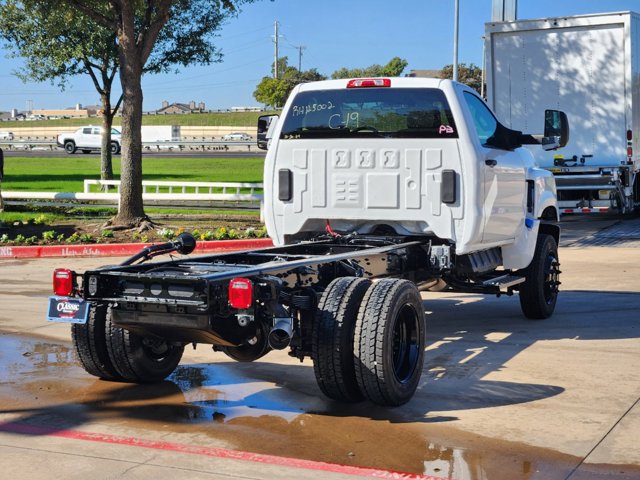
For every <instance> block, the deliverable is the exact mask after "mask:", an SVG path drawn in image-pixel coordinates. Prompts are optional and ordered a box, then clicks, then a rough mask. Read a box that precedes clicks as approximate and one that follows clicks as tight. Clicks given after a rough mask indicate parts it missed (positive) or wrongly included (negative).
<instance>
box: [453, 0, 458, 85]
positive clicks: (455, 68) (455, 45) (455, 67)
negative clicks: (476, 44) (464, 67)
mask: <svg viewBox="0 0 640 480" xmlns="http://www.w3.org/2000/svg"><path fill="white" fill-rule="evenodd" d="M453 16H454V20H453V81H454V82H457V81H458V24H459V23H460V0H455V7H454V15H453Z"/></svg>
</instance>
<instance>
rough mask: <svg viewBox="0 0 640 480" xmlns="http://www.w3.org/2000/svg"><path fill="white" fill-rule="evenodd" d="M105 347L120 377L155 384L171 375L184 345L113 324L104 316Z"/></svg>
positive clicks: (178, 361)
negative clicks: (105, 330)
mask: <svg viewBox="0 0 640 480" xmlns="http://www.w3.org/2000/svg"><path fill="white" fill-rule="evenodd" d="M106 327H107V349H108V351H109V358H110V359H111V361H112V362H113V365H114V366H115V368H116V370H117V371H118V373H119V374H120V375H121V376H122V379H123V380H125V381H128V382H135V383H155V382H160V381H162V380H164V379H165V378H166V377H168V376H169V375H171V373H172V372H173V371H174V370H175V368H176V367H177V366H178V363H180V359H181V358H182V352H183V351H184V347H183V346H182V345H177V344H174V343H171V342H169V341H168V340H166V339H163V338H160V337H156V336H154V335H147V336H143V335H139V334H137V333H134V332H130V331H129V330H125V329H124V328H121V327H118V326H116V325H115V324H114V323H113V322H112V320H111V318H110V317H107V322H106Z"/></svg>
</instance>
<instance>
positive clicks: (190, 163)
mask: <svg viewBox="0 0 640 480" xmlns="http://www.w3.org/2000/svg"><path fill="white" fill-rule="evenodd" d="M263 167H264V159H263V158H195V159H194V158H162V159H158V158H148V159H144V158H143V161H142V172H143V180H162V181H187V182H250V183H259V182H262V171H263ZM113 170H114V175H115V176H116V179H119V175H120V160H119V159H114V161H113ZM4 173H5V177H4V180H3V181H2V189H3V190H5V191H8V190H17V191H33V192H81V191H82V189H83V183H82V181H83V180H84V179H85V178H87V179H98V178H100V157H99V156H97V155H96V156H91V157H89V156H82V157H80V156H77V157H75V156H73V157H72V156H69V157H62V158H41V157H6V158H5V167H4Z"/></svg>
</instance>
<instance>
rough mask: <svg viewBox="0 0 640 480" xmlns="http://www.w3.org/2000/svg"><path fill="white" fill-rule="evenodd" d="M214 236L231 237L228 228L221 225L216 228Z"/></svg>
mask: <svg viewBox="0 0 640 480" xmlns="http://www.w3.org/2000/svg"><path fill="white" fill-rule="evenodd" d="M213 236H214V238H215V239H216V240H226V239H227V238H229V232H228V231H227V229H226V228H224V227H220V228H218V229H217V230H216V232H215V233H214V234H213Z"/></svg>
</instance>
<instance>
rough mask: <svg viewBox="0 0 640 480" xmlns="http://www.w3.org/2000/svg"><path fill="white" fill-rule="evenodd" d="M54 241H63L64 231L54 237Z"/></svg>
mask: <svg viewBox="0 0 640 480" xmlns="http://www.w3.org/2000/svg"><path fill="white" fill-rule="evenodd" d="M56 242H59V243H62V242H64V233H61V234H60V235H58V236H57V237H56Z"/></svg>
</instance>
